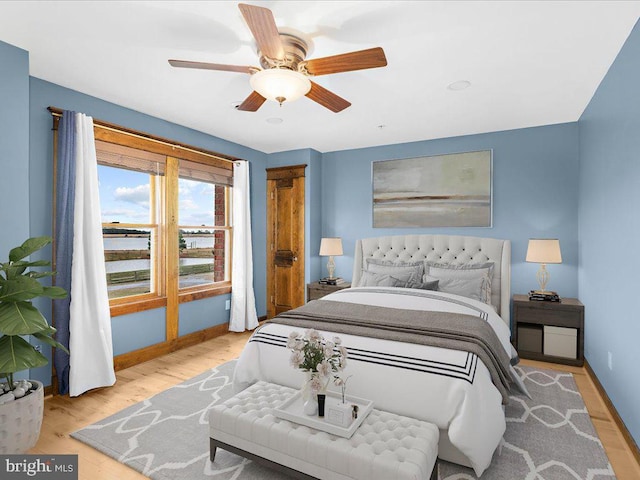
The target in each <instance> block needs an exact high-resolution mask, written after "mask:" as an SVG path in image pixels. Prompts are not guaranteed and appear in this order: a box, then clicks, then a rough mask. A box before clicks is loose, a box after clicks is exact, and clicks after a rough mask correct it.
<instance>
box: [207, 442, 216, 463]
mask: <svg viewBox="0 0 640 480" xmlns="http://www.w3.org/2000/svg"><path fill="white" fill-rule="evenodd" d="M217 448H218V447H216V444H215V442H214V441H213V438H210V439H209V460H211V462H214V461H215V459H216V449H217Z"/></svg>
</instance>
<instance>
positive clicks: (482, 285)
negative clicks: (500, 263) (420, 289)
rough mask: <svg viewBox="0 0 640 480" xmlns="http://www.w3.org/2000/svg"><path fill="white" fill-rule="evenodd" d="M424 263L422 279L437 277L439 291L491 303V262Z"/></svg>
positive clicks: (492, 265)
mask: <svg viewBox="0 0 640 480" xmlns="http://www.w3.org/2000/svg"><path fill="white" fill-rule="evenodd" d="M425 265H426V273H425V276H424V277H423V281H427V280H430V279H438V280H439V281H440V283H439V284H438V290H439V291H441V292H445V293H455V294H456V295H462V296H463V297H468V298H473V299H474V300H478V301H480V302H482V303H486V304H488V305H491V278H492V277H493V267H494V264H493V262H488V263H482V264H467V265H450V264H443V263H432V262H425Z"/></svg>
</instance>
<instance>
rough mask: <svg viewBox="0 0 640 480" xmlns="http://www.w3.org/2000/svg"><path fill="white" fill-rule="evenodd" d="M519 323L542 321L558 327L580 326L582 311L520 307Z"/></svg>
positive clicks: (517, 314)
mask: <svg viewBox="0 0 640 480" xmlns="http://www.w3.org/2000/svg"><path fill="white" fill-rule="evenodd" d="M516 318H517V320H518V323H540V324H545V325H555V326H558V327H571V328H579V327H580V312H576V311H571V310H550V309H544V310H543V309H535V308H518V310H517V312H516Z"/></svg>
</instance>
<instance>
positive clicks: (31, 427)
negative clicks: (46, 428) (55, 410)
mask: <svg viewBox="0 0 640 480" xmlns="http://www.w3.org/2000/svg"><path fill="white" fill-rule="evenodd" d="M29 381H30V382H31V383H32V384H34V385H37V386H38V388H36V389H35V390H33V391H32V392H31V393H30V394H29V395H25V396H24V397H22V398H18V399H17V400H13V401H11V402H7V403H3V404H2V405H0V454H1V455H10V454H20V453H25V452H26V451H27V450H29V449H31V448H33V447H34V446H35V444H36V443H37V442H38V437H39V436H40V427H41V426H42V416H43V413H44V386H43V385H42V383H41V382H38V381H37V380H29Z"/></svg>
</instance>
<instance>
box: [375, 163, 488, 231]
mask: <svg viewBox="0 0 640 480" xmlns="http://www.w3.org/2000/svg"><path fill="white" fill-rule="evenodd" d="M372 165H373V166H372V169H373V172H372V179H373V180H372V181H373V226H374V227H376V228H388V227H491V222H492V217H491V212H492V195H491V177H492V151H491V150H482V151H478V152H466V153H452V154H447V155H436V156H432V157H418V158H406V159H400V160H383V161H376V162H372Z"/></svg>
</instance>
